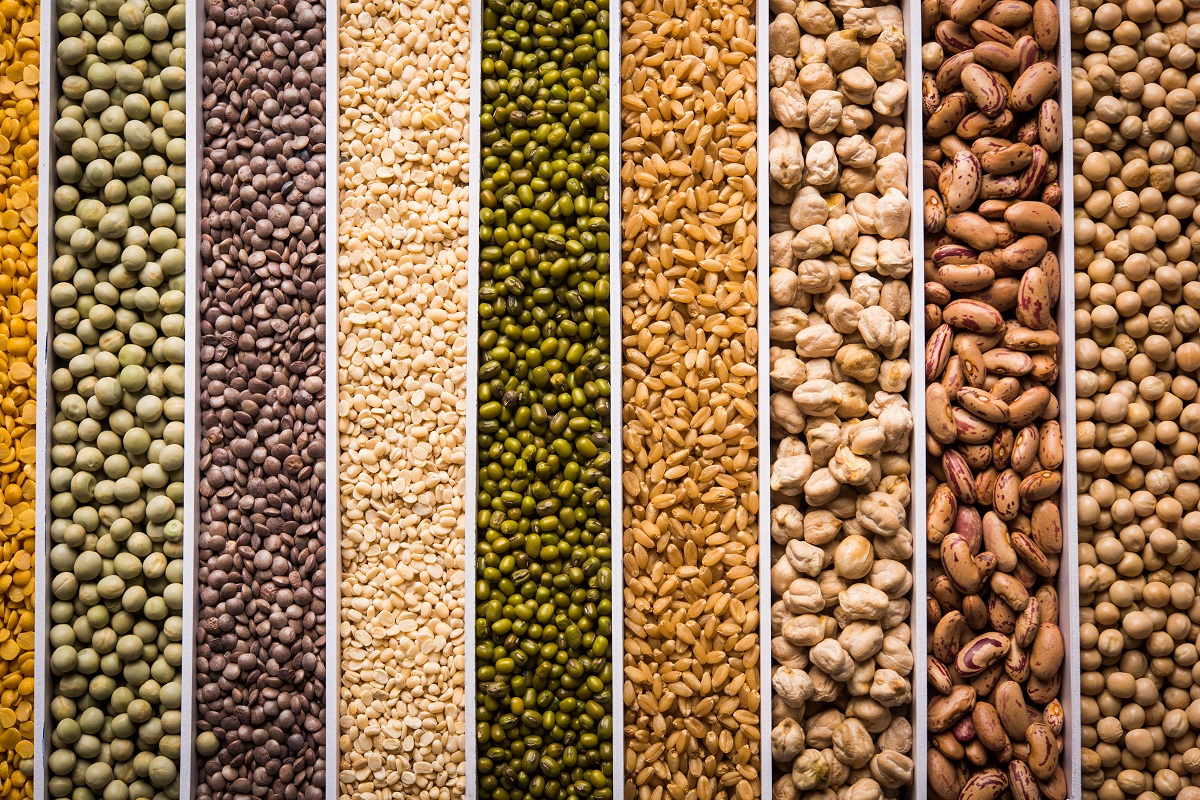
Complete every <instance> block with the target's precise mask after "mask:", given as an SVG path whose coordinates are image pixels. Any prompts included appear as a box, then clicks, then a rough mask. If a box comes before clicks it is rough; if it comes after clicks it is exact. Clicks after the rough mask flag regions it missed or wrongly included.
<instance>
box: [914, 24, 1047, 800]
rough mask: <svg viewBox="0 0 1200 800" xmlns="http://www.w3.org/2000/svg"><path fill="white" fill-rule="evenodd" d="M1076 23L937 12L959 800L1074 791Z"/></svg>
mask: <svg viewBox="0 0 1200 800" xmlns="http://www.w3.org/2000/svg"><path fill="white" fill-rule="evenodd" d="M1058 22H1059V13H1058V8H1057V7H1056V6H1055V4H1054V2H1053V0H1035V2H1033V3H1027V2H1024V0H999V2H995V3H989V2H978V0H953V1H952V2H950V3H942V4H938V3H936V2H933V3H931V2H926V3H924V19H923V23H924V42H925V44H924V45H923V47H922V51H921V57H922V62H923V66H924V75H923V79H922V102H923V111H924V122H925V127H924V131H925V137H924V154H923V155H924V159H925V160H924V170H923V171H924V209H925V230H926V241H925V279H926V285H925V296H926V303H927V305H926V307H925V316H926V325H927V328H928V330H929V331H930V337H929V341H928V343H927V345H926V358H925V376H926V380H927V389H926V410H927V420H928V434H927V448H928V452H929V468H930V476H929V478H928V492H929V494H928V496H929V509H928V510H929V516H928V527H927V536H928V541H929V551H928V552H929V587H928V590H929V597H928V603H929V633H930V637H929V660H928V670H929V694H930V702H929V710H928V714H929V716H928V723H929V733H930V747H929V753H928V759H929V760H928V767H929V773H928V774H929V790H930V794H931V796H933V797H937V798H940V799H941V800H953V799H954V798H980V797H997V796H999V795H1000V794H1002V793H1005V792H1007V793H1008V794H1009V795H1010V796H1012V797H1014V798H1019V800H1037V799H1038V798H1046V799H1047V800H1065V797H1066V795H1067V778H1066V773H1065V772H1064V770H1063V767H1062V760H1063V752H1062V750H1063V729H1064V726H1065V724H1066V719H1065V713H1064V710H1063V699H1062V697H1063V695H1062V684H1063V679H1062V674H1061V670H1062V665H1063V662H1064V650H1065V646H1066V642H1065V641H1064V637H1063V634H1062V632H1061V630H1060V629H1059V627H1058V624H1057V622H1058V619H1059V603H1060V598H1059V597H1058V595H1057V593H1056V590H1055V585H1056V580H1057V575H1058V570H1059V559H1060V554H1061V552H1062V548H1063V526H1062V522H1061V517H1060V514H1061V510H1060V506H1061V505H1062V502H1061V489H1062V481H1063V476H1062V472H1061V466H1062V463H1063V440H1062V431H1061V430H1060V427H1059V423H1058V422H1057V419H1058V416H1059V403H1058V400H1057V398H1056V396H1055V385H1056V382H1057V380H1058V373H1059V358H1058V349H1059V346H1060V341H1059V335H1058V332H1057V326H1056V323H1055V309H1056V307H1057V304H1058V302H1059V300H1060V291H1061V290H1060V284H1061V280H1062V278H1061V266H1060V264H1059V261H1058V258H1057V257H1056V255H1055V247H1056V243H1057V241H1058V236H1059V233H1060V231H1061V228H1062V218H1061V215H1060V212H1059V206H1060V203H1061V198H1062V190H1061V187H1060V184H1059V181H1058V174H1057V173H1058V171H1057V167H1056V162H1057V159H1058V153H1059V151H1060V149H1061V148H1062V143H1063V129H1062V109H1061V107H1060V105H1059V103H1058V102H1057V101H1056V100H1055V99H1054V98H1055V96H1056V94H1057V89H1058V86H1059V82H1060V74H1059V68H1058V66H1057V65H1056V61H1057V58H1058V55H1057V48H1058ZM1062 600H1063V601H1065V598H1062Z"/></svg>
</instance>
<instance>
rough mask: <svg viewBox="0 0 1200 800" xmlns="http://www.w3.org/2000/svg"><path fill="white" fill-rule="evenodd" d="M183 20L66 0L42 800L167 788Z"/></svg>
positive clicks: (180, 380) (177, 454) (177, 440)
mask: <svg viewBox="0 0 1200 800" xmlns="http://www.w3.org/2000/svg"><path fill="white" fill-rule="evenodd" d="M0 11H2V9H0ZM184 19H185V4H184V2H183V0H179V1H178V2H175V0H150V2H146V0H128V1H127V2H124V3H122V2H117V1H116V0H99V2H88V0H61V2H59V4H58V15H57V24H58V30H59V34H60V36H61V40H60V42H59V46H58V57H57V59H56V60H55V63H54V65H53V68H54V69H55V74H56V79H57V80H58V82H59V85H60V87H61V92H62V95H61V98H60V100H59V103H58V107H57V112H58V119H57V120H56V121H55V123H54V151H55V152H54V153H53V154H52V156H53V158H55V159H56V160H55V161H54V164H55V172H56V178H57V186H56V188H55V190H54V194H53V198H54V211H53V214H52V219H53V221H54V239H53V241H54V248H55V250H54V253H55V259H54V262H53V265H52V267H51V275H50V279H51V287H50V306H51V310H52V312H53V324H54V338H53V343H52V348H53V354H52V357H51V362H50V366H51V368H52V373H51V381H50V382H51V385H52V388H53V395H52V397H51V398H49V399H50V400H51V402H52V403H53V410H54V413H53V420H54V428H53V430H52V432H51V444H52V447H51V451H50V453H49V454H48V455H49V458H50V462H51V463H50V470H49V490H50V497H49V545H50V547H51V550H50V553H49V564H50V578H51V587H50V592H51V596H52V598H53V601H52V603H51V606H50V608H49V617H50V625H51V627H50V630H49V632H48V637H49V642H50V647H51V650H50V653H49V663H50V672H51V675H52V679H53V680H52V685H51V688H50V693H51V700H50V706H49V711H50V717H49V721H48V724H49V728H50V730H49V746H50V751H49V752H50V755H49V758H48V763H47V765H46V766H47V767H48V769H49V774H48V776H47V778H48V780H47V783H46V789H47V792H48V794H49V796H51V797H72V798H77V799H78V800H90V799H91V798H94V797H96V796H98V795H101V794H103V795H104V797H105V798H126V797H128V798H155V800H163V799H164V798H165V799H169V800H173V799H174V798H177V797H179V778H178V774H179V758H180V746H181V731H180V726H181V723H182V717H181V710H180V709H181V708H182V705H183V702H184V698H183V686H182V680H181V676H180V665H181V663H182V660H183V645H182V639H183V633H184V630H183V618H182V613H181V612H182V609H183V551H184V542H183V513H184V496H183V464H184V450H183V443H184V423H183V419H184V401H183V391H184V340H183V336H184V315H183V309H184V291H183V289H184V274H183V271H184V250H185V248H186V241H185V240H184V232H185V227H184V175H185V173H184V155H185V152H186V147H185V142H184V139H183V134H184V126H185V114H184V109H185V108H186V102H185V91H184V82H185V73H184V63H185V50H184V47H185V38H186V36H185V31H184Z"/></svg>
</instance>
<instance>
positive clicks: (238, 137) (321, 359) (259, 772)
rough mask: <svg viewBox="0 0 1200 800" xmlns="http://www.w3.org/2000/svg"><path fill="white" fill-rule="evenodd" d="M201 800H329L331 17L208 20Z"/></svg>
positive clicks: (311, 13)
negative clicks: (244, 799)
mask: <svg viewBox="0 0 1200 800" xmlns="http://www.w3.org/2000/svg"><path fill="white" fill-rule="evenodd" d="M205 13H206V15H207V19H206V21H205V23H204V35H203V38H202V47H203V54H204V60H203V63H204V74H203V76H202V78H201V92H202V93H203V97H202V108H203V109H204V113H205V118H204V120H203V121H202V125H201V126H202V128H203V130H204V148H203V159H202V162H201V167H200V181H201V208H200V211H201V213H202V215H203V216H202V217H201V225H200V233H201V241H200V266H201V275H200V281H199V283H200V309H199V310H200V314H201V320H200V342H199V344H200V352H199V357H200V370H201V372H200V430H201V436H200V453H199V465H198V466H199V470H200V487H199V493H200V530H199V551H200V553H199V555H200V568H199V575H198V579H199V587H200V588H199V591H200V609H199V613H198V618H199V631H198V632H197V634H196V669H197V676H196V680H197V692H198V695H199V705H198V715H199V717H198V719H197V726H198V730H199V732H198V734H197V736H196V749H197V750H198V752H199V754H200V756H201V758H200V759H199V761H198V765H199V769H198V772H199V775H198V781H199V785H198V788H197V791H196V795H197V797H199V798H201V800H208V798H215V797H222V798H224V797H230V796H248V795H253V796H255V797H265V798H267V799H268V800H301V799H302V800H322V799H323V798H324V797H325V769H326V761H325V758H326V753H325V724H326V720H325V622H326V620H325V588H326V581H325V533H326V520H325V359H326V352H325V270H326V263H325V257H326V253H325V33H326V31H325V6H324V4H323V3H320V2H317V3H310V2H308V1H307V0H296V2H294V3H289V4H287V5H282V4H280V5H275V6H273V7H272V8H271V9H270V10H269V11H268V10H267V9H266V8H265V7H264V6H263V5H262V4H259V3H255V2H250V0H235V1H234V2H229V3H226V4H224V5H222V4H216V3H209V4H207V5H206V8H205Z"/></svg>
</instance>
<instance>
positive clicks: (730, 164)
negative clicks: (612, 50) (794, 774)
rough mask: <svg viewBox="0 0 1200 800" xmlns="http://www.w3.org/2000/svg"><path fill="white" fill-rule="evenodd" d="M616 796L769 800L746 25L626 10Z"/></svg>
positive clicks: (666, 11) (658, 8) (726, 12)
mask: <svg viewBox="0 0 1200 800" xmlns="http://www.w3.org/2000/svg"><path fill="white" fill-rule="evenodd" d="M621 23H622V41H621V47H622V62H621V85H622V90H623V92H624V96H623V98H622V113H623V115H624V128H623V130H624V134H623V135H624V139H623V141H622V158H621V185H622V196H621V207H622V212H623V219H624V224H623V227H622V236H623V240H622V243H621V251H622V259H623V263H622V266H621V273H622V298H623V303H624V306H623V311H622V336H623V338H622V348H623V352H624V367H623V374H622V376H621V377H622V382H623V387H622V388H623V397H624V409H625V413H624V417H625V427H624V430H623V434H622V439H623V441H622V444H623V453H622V460H623V471H622V482H623V485H624V493H625V507H624V509H623V510H622V526H623V530H624V537H623V538H624V542H623V551H622V552H623V553H624V570H625V586H624V592H625V631H624V633H625V663H624V674H625V682H624V693H625V694H624V699H625V720H624V724H625V737H626V739H625V740H626V754H625V770H626V772H625V781H626V790H625V792H626V796H627V797H629V798H633V797H634V796H635V795H636V797H637V798H639V800H652V799H654V800H656V799H657V798H658V797H660V796H662V795H663V793H664V792H666V793H668V794H669V795H670V796H671V797H673V798H676V800H683V799H684V798H697V799H698V800H711V799H712V798H735V797H736V798H738V799H739V800H750V799H751V798H753V797H757V796H759V794H760V791H759V768H760V764H761V757H760V746H761V742H760V733H759V728H758V723H759V706H760V698H761V694H760V692H761V687H760V681H759V671H758V670H759V659H760V657H761V645H760V642H759V636H758V626H759V619H760V617H759V586H758V561H759V541H758V459H759V450H758V435H757V434H758V430H757V419H758V414H757V400H758V367H757V360H758V352H759V348H758V327H757V325H758V318H757V317H758V283H757V275H756V272H755V267H756V263H757V257H758V253H757V236H758V233H757V230H758V227H757V226H758V223H757V202H756V198H757V194H756V192H757V188H756V185H757V184H756V181H757V174H758V170H757V167H758V149H757V138H758V128H757V119H756V116H757V100H756V95H755V82H756V80H757V59H756V58H755V35H756V34H755V21H754V14H753V6H752V5H745V4H740V3H725V2H719V3H712V4H708V5H697V6H686V5H685V4H684V3H677V2H675V1H674V0H666V2H665V3H664V2H654V0H646V2H643V3H641V4H640V5H636V6H635V5H626V6H625V7H624V8H623V9H622V15H621Z"/></svg>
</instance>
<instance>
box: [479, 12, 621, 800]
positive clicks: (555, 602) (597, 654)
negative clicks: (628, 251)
mask: <svg viewBox="0 0 1200 800" xmlns="http://www.w3.org/2000/svg"><path fill="white" fill-rule="evenodd" d="M608 15H609V11H608V7H607V3H606V1H605V0H599V1H598V2H597V0H542V2H540V3H524V2H510V3H505V2H503V0H492V2H489V3H488V4H487V5H486V8H485V9H484V12H483V19H482V24H481V25H480V30H481V36H482V37H483V41H482V42H481V47H482V53H483V58H482V63H481V81H482V83H481V86H480V89H481V96H482V113H481V115H480V118H479V125H480V128H479V142H480V146H481V148H482V149H481V159H482V161H481V166H482V170H481V182H480V186H479V199H480V209H479V244H480V263H479V265H478V267H477V268H478V269H479V305H478V308H477V309H476V313H478V314H479V330H480V333H479V345H478V346H479V373H478V379H479V383H478V396H477V398H476V404H477V405H476V408H475V410H474V412H473V413H476V414H478V420H479V425H478V432H479V436H478V440H477V446H478V467H477V469H478V480H479V490H478V491H479V493H478V496H477V502H478V506H477V509H478V511H477V519H476V520H475V525H476V537H477V542H476V549H475V557H476V571H477V576H478V582H477V584H476V587H475V593H476V594H475V603H476V613H477V624H476V631H475V634H476V643H477V644H476V652H475V658H476V675H475V677H476V682H475V699H476V703H477V706H478V728H477V736H478V747H479V750H478V752H479V760H478V764H477V770H478V774H477V780H478V786H479V795H480V797H481V798H487V800H522V798H525V797H533V798H541V797H545V798H549V799H550V800H559V799H560V798H561V799H562V800H583V799H584V798H596V800H604V799H605V798H611V797H612V796H613V774H612V766H613V750H612V748H613V719H612V681H613V664H612V653H611V644H610V640H611V637H612V599H611V590H612V577H611V565H612V528H611V525H612V520H611V513H612V509H611V506H610V501H609V497H610V489H611V479H610V469H611V464H610V455H609V454H610V450H611V443H610V434H611V430H610V425H609V414H610V405H609V404H610V394H611V389H610V385H609V380H610V372H609V354H610V347H611V339H610V332H609V315H608V295H609V285H610V266H611V265H610V263H609V196H608V194H609V192H608V182H609V170H610V168H611V165H610V163H609V155H608V148H609V135H608V128H609V95H608V87H609V50H608V37H607V31H608V21H609V17H608Z"/></svg>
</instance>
